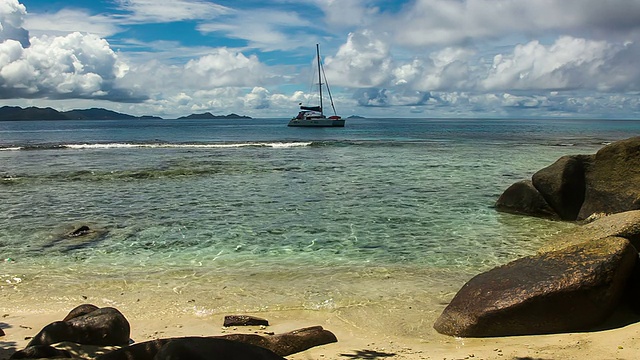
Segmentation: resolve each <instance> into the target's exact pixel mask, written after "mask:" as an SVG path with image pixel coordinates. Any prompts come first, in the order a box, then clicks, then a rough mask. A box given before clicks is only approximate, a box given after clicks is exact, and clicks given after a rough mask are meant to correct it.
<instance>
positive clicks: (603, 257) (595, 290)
mask: <svg viewBox="0 0 640 360" xmlns="http://www.w3.org/2000/svg"><path fill="white" fill-rule="evenodd" d="M637 261H638V252H637V251H636V249H635V248H634V247H633V246H632V245H631V243H630V242H629V241H628V240H627V239H624V238H620V237H609V238H605V239H599V240H592V241H588V242H585V243H581V244H578V245H573V246H569V247H566V248H563V249H561V250H556V251H551V252H546V253H541V254H538V255H534V256H530V257H526V258H522V259H518V260H515V261H513V262H511V263H509V264H507V265H504V266H501V267H498V268H495V269H492V270H490V271H487V272H485V273H483V274H480V275H477V276H476V277H474V278H473V279H471V280H470V281H469V282H467V283H466V284H465V285H464V286H463V287H462V289H461V290H460V291H459V292H458V293H457V294H456V295H455V297H454V298H453V300H452V301H451V303H450V304H449V305H448V306H447V307H446V309H445V310H444V312H443V313H442V314H441V315H440V317H439V318H438V320H437V321H436V323H435V325H434V328H435V329H436V330H437V331H438V332H440V333H442V334H446V335H452V336H461V337H488V336H512V335H533V334H547V333H557V332H566V331H581V330H588V329H589V328H591V327H593V326H596V325H598V324H600V323H602V322H603V321H604V320H605V319H606V318H607V317H609V316H610V315H611V314H612V313H613V311H614V309H615V308H616V306H617V305H618V303H619V301H620V299H621V297H622V295H623V293H624V290H625V286H626V285H627V282H628V279H629V278H630V276H631V274H632V272H633V269H634V267H635V266H636V263H637Z"/></svg>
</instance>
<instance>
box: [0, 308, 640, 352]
mask: <svg viewBox="0 0 640 360" xmlns="http://www.w3.org/2000/svg"><path fill="white" fill-rule="evenodd" d="M38 305H40V306H39V308H38V310H36V309H35V308H34V309H31V310H26V309H22V310H21V309H18V308H13V309H12V308H10V307H2V308H0V309H1V311H2V314H3V315H2V316H3V318H2V320H1V321H0V324H1V325H0V327H2V329H3V330H4V331H5V333H6V335H5V336H4V337H0V343H1V344H2V351H1V352H0V359H8V357H9V356H10V355H11V354H12V353H13V352H14V351H16V350H20V349H22V348H24V347H25V346H26V344H27V343H28V341H29V338H30V337H31V336H34V335H35V334H36V333H37V332H38V331H40V329H42V328H43V327H44V326H46V325H47V324H49V323H51V322H53V321H59V320H62V318H63V317H64V316H65V315H66V314H67V313H68V310H71V309H72V308H73V307H75V306H77V305H80V303H73V304H72V303H71V302H69V308H68V310H67V311H62V310H59V309H58V310H48V307H47V304H38ZM59 305H62V304H59V303H58V304H52V306H51V307H50V308H52V309H55V308H56V307H57V306H59ZM95 305H97V306H100V307H104V306H110V305H109V304H95ZM116 308H118V307H117V306H116ZM119 310H121V311H122V313H123V314H124V315H125V317H126V318H127V319H128V321H129V323H130V325H131V339H132V340H133V341H134V342H143V341H147V340H151V339H156V338H167V337H181V336H215V335H224V334H230V333H258V334H263V335H265V334H266V333H283V332H289V331H293V330H296V329H301V328H305V327H310V326H318V325H319V326H322V327H323V328H325V329H326V330H329V331H331V332H332V333H334V334H335V335H336V337H337V338H338V342H337V343H333V344H327V345H323V346H318V347H315V348H311V349H309V350H306V351H304V352H301V353H297V354H294V355H291V356H288V357H287V358H288V359H291V360H303V359H305V360H307V359H336V360H337V359H342V360H346V359H386V358H388V359H443V360H444V359H449V360H450V359H556V360H563V359H566V360H569V359H584V358H593V359H605V360H606V359H633V358H635V356H636V349H635V348H636V346H635V343H636V342H637V339H638V338H640V323H633V324H628V325H620V324H618V325H615V324H613V325H609V326H608V327H604V328H602V330H597V331H591V332H580V333H563V334H550V335H534V336H515V337H498V338H455V337H450V336H445V335H441V334H438V333H437V332H436V331H435V330H434V329H433V327H432V323H431V321H421V320H420V319H419V318H417V317H415V316H414V315H415V314H411V311H410V310H411V309H407V311H398V313H401V314H403V316H400V319H396V320H397V321H398V322H400V321H405V323H404V324H401V323H396V326H398V327H399V328H402V327H403V326H416V327H417V328H419V330H420V331H419V332H418V334H419V336H417V335H415V334H416V333H413V334H386V333H384V331H382V330H381V329H380V328H379V327H378V326H370V325H369V324H367V323H366V322H364V321H356V320H357V318H358V316H353V314H351V315H349V316H345V315H344V314H342V313H341V312H339V311H327V310H316V311H313V310H282V311H264V312H255V313H244V314H246V315H254V316H258V317H261V318H264V319H267V320H268V321H269V323H270V326H268V327H266V328H264V329H263V328H260V327H257V326H248V327H232V328H224V327H223V326H222V324H223V319H224V316H225V315H232V314H229V313H225V314H217V313H216V314H207V315H201V316H198V315H194V314H186V313H165V314H158V313H157V312H154V311H149V312H146V311H144V310H143V309H142V308H141V307H140V308H138V309H134V308H129V307H125V308H119ZM360 310H361V311H362V312H363V313H362V314H360V316H361V317H362V318H368V319H369V322H370V323H373V322H374V321H376V320H379V321H382V322H386V321H387V320H388V318H386V317H385V315H387V314H385V313H384V311H382V312H380V310H379V309H375V308H374V309H368V308H363V309H360ZM440 310H441V309H440ZM436 313H437V315H439V312H436ZM234 315H235V314H234ZM373 315H375V316H376V317H374V318H371V316H373ZM395 315H397V314H395ZM437 315H436V316H437ZM427 317H429V316H427ZM413 322H415V323H413ZM65 348H67V349H69V348H68V347H65ZM72 349H74V348H72ZM87 349H89V350H88V352H85V351H87ZM72 351H78V353H77V354H78V355H80V356H83V357H85V358H91V356H92V354H94V352H93V351H95V349H91V348H90V347H82V348H81V350H79V349H75V350H72Z"/></svg>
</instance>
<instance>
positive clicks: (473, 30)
mask: <svg viewBox="0 0 640 360" xmlns="http://www.w3.org/2000/svg"><path fill="white" fill-rule="evenodd" d="M639 42H640V0H259V1H258V0H242V1H239V0H219V1H216V0H212V1H209V0H65V1H58V0H0V106H5V105H8V106H22V107H27V106H37V107H52V108H55V109H57V110H61V111H66V110H71V109H86V108H92V107H101V108H106V109H109V110H113V111H118V112H123V113H127V114H131V115H137V116H141V115H154V116H161V117H163V118H175V117H179V116H185V115H189V114H192V113H203V112H211V113H213V114H216V115H226V114H229V113H236V114H240V115H247V116H251V117H256V118H259V117H266V118H274V117H282V118H289V117H291V116H293V115H295V114H296V113H297V111H298V104H299V103H304V104H306V105H315V104H316V103H317V92H316V91H315V87H316V86H317V82H318V81H317V80H315V81H314V78H315V76H317V75H314V66H313V61H314V57H315V46H316V44H319V45H320V50H321V54H322V59H323V65H324V69H325V73H326V78H327V82H328V83H329V85H330V90H331V94H332V95H333V100H334V103H335V105H336V110H337V111H338V114H339V115H342V116H350V115H359V116H365V117H427V118H431V117H433V118H503V117H508V118H617V119H627V118H633V119H635V118H638V114H639V113H640V112H639V110H640V61H639V59H640V43H639Z"/></svg>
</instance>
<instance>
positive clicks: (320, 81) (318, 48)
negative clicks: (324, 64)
mask: <svg viewBox="0 0 640 360" xmlns="http://www.w3.org/2000/svg"><path fill="white" fill-rule="evenodd" d="M316 57H317V58H318V90H319V92H320V115H324V107H323V106H322V74H321V72H320V45H319V44H316Z"/></svg>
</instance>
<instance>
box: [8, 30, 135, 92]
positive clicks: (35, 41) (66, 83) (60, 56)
mask: <svg viewBox="0 0 640 360" xmlns="http://www.w3.org/2000/svg"><path fill="white" fill-rule="evenodd" d="M122 66H123V64H120V63H119V61H118V58H117V56H116V54H115V53H114V52H113V50H111V48H110V47H109V44H108V43H107V41H106V40H104V39H101V38H99V37H97V36H95V35H83V34H80V33H73V34H69V35H67V36H59V37H46V36H45V37H41V38H36V37H33V38H31V46H29V47H28V48H23V47H22V45H21V44H20V43H19V42H17V41H15V40H7V41H5V42H3V43H1V44H0V97H2V98H11V97H25V98H35V97H49V98H91V97H97V98H107V99H108V98H109V97H117V98H119V99H121V97H122V96H123V94H122V93H121V90H118V89H116V88H115V87H114V84H115V81H116V79H117V78H118V76H119V75H121V67H122Z"/></svg>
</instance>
